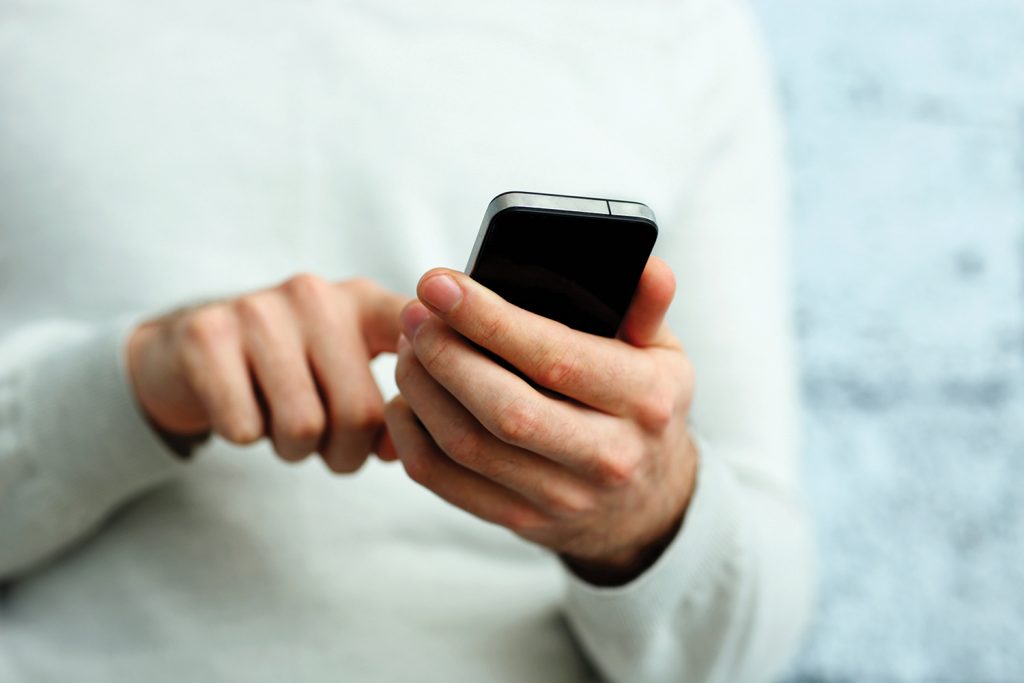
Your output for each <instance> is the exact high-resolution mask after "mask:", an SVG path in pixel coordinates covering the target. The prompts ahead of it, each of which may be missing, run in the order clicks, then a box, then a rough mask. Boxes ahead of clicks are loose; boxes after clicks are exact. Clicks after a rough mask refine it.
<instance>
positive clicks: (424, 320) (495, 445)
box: [381, 258, 697, 584]
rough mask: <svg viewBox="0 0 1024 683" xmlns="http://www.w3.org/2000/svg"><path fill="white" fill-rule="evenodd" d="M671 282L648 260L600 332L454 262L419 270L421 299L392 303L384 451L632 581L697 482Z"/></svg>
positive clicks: (477, 507)
mask: <svg viewBox="0 0 1024 683" xmlns="http://www.w3.org/2000/svg"><path fill="white" fill-rule="evenodd" d="M674 290H675V281H674V278H673V276H672V273H671V270H670V269H669V267H668V266H667V265H666V264H665V263H664V262H663V261H661V260H660V259H657V258H652V259H651V260H650V261H649V262H648V264H647V267H646V269H645V270H644V273H643V276H642V278H641V280H640V284H639V286H638V288H637V292H636V295H635V296H634V299H633V303H632V305H631V306H630V309H629V311H628V312H627V314H626V317H625V319H624V321H623V325H622V328H621V332H620V335H619V336H620V338H618V339H607V338H604V337H598V336H594V335H589V334H585V333H583V332H579V331H576V330H573V329H570V328H569V327H566V326H565V325H562V324H561V323H558V322H555V321H553V320H550V319H548V318H544V317H541V316H539V315H535V314H533V313H530V312H528V311H525V310H523V309H521V308H518V307H516V306H513V305H512V304H510V303H508V302H506V301H505V300H504V299H502V298H501V297H499V296H498V295H497V294H495V293H494V292H492V291H490V290H489V289H487V288H485V287H483V286H482V285H480V284H479V283H477V282H475V281H474V280H472V279H470V278H469V277H468V276H466V275H464V274H462V273H458V272H455V271H450V270H444V269H435V270H432V271H430V272H428V273H426V274H425V275H424V276H423V278H422V279H421V280H420V283H419V287H418V290H417V293H418V296H419V299H420V300H421V301H422V302H423V303H420V302H419V301H414V302H412V303H410V304H409V305H407V306H406V308H405V309H404V310H403V312H402V322H403V327H404V330H405V334H404V335H403V338H402V339H401V340H400V341H399V356H398V365H397V368H396V371H395V377H396V381H397V383H398V387H399V389H400V390H401V394H400V395H399V396H398V397H396V398H395V399H394V400H393V401H391V403H390V404H389V405H388V407H387V409H386V411H385V414H386V420H387V426H388V433H389V436H390V443H389V444H387V446H388V447H389V448H385V449H384V450H385V451H386V452H382V454H381V455H382V456H383V457H388V456H390V457H392V458H394V457H397V458H400V459H401V461H402V463H403V465H404V467H405V469H406V471H407V472H408V474H409V476H410V477H411V478H412V479H413V480H415V481H416V482H418V483H419V484H421V485H423V486H425V487H427V488H428V489H430V490H432V491H433V492H434V493H436V494H437V495H439V496H440V497H441V498H443V499H445V500H446V501H448V502H449V503H451V504H453V505H455V506H457V507H460V508H462V509H464V510H466V511H467V512H470V513H472V514H474V515H476V516H477V517H480V518H482V519H484V520H487V521H489V522H493V523H496V524H499V525H501V526H504V527H506V528H508V529H510V530H512V531H513V532H515V533H516V534H518V535H519V536H521V537H523V538H525V539H527V540H529V541H532V542H535V543H538V544H540V545H542V546H545V547H547V548H550V549H551V550H553V551H555V552H557V553H559V554H560V555H561V556H562V557H563V558H564V559H565V560H566V561H567V563H568V564H569V566H570V567H571V568H573V569H574V570H575V571H576V572H577V573H578V574H579V575H581V576H582V577H583V578H585V579H588V580H591V581H593V582H595V583H604V584H614V583H624V582H626V581H628V580H630V579H631V578H633V577H634V576H636V575H638V574H639V573H640V572H642V571H643V569H645V568H646V567H647V566H649V565H650V564H651V563H652V562H653V560H654V559H656V558H657V556H658V555H659V554H660V552H661V550H662V549H663V548H664V546H665V545H666V544H667V543H668V542H669V541H670V540H671V538H672V537H673V535H674V534H675V532H676V530H677V529H678V526H679V524H680V521H681V519H682V517H683V514H684V512H685V510H686V507H687V505H688V502H689V500H690V496H691V493H692V490H693V486H694V478H695V472H696V463H697V451H696V448H695V446H694V444H693V443H692V441H691V439H690V435H689V430H688V428H687V414H688V411H689V407H690V402H691V398H692V395H693V372H692V368H691V365H690V363H689V360H688V359H687V357H686V355H685V353H684V351H683V348H682V346H681V344H680V343H679V341H678V340H677V339H676V337H675V336H674V335H673V334H672V333H671V332H670V331H669V329H668V327H667V325H665V324H664V316H665V312H666V311H667V309H668V306H669V304H670V303H671V300H672V296H673V294H674ZM424 303H425V304H426V306H428V307H429V309H428V308H427V307H425V306H424V305H423V304H424ZM473 343H475V344H478V345H479V346H480V347H483V348H484V349H487V350H488V351H490V352H492V353H494V354H495V355H497V356H499V357H501V358H503V359H505V360H506V361H507V362H508V363H510V364H511V365H512V366H514V367H515V368H517V369H518V370H519V371H520V372H522V373H523V375H525V376H526V377H528V378H529V379H530V380H531V381H532V382H534V383H535V384H531V383H530V382H528V381H526V380H524V379H523V378H522V377H520V376H518V375H516V374H515V373H513V372H511V371H509V370H507V369H505V368H503V367H502V366H501V365H499V364H498V363H496V362H494V360H492V359H491V358H488V357H487V356H486V355H485V354H484V353H483V352H482V351H481V350H479V349H478V348H477V347H475V346H474V344H473ZM546 390H550V391H546ZM551 392H554V393H551ZM417 418H418V419H417ZM391 449H393V450H391Z"/></svg>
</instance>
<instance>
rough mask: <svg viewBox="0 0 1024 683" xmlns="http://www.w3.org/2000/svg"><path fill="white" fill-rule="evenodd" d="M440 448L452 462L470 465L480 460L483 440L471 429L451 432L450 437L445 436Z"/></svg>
mask: <svg viewBox="0 0 1024 683" xmlns="http://www.w3.org/2000/svg"><path fill="white" fill-rule="evenodd" d="M440 446H441V450H443V451H444V452H445V453H447V454H448V455H449V456H451V457H452V459H453V460H455V461H457V462H459V463H462V464H463V465H472V464H474V463H476V462H478V461H479V460H480V453H481V452H482V451H483V440H482V439H481V438H480V435H479V434H477V433H476V432H474V431H473V430H471V429H464V430H459V431H454V430H453V432H452V434H451V435H450V436H445V438H444V440H443V443H441V444H440Z"/></svg>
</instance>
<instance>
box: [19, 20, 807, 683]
mask: <svg viewBox="0 0 1024 683" xmlns="http://www.w3.org/2000/svg"><path fill="white" fill-rule="evenodd" d="M2 7H3V9H2V12H3V15H2V16H3V22H2V25H3V26H4V27H5V28H4V30H3V33H2V36H0V64H3V65H4V66H3V69H2V73H3V75H4V78H3V81H2V82H3V85H2V86H0V87H2V91H0V92H2V95H0V97H2V102H3V104H2V106H0V146H2V147H0V148H2V149H3V154H0V230H2V233H0V234H2V240H3V242H2V245H0V247H2V249H0V259H2V263H0V267H2V271H0V272H3V281H2V285H0V297H2V302H0V304H2V305H0V315H2V325H3V337H2V341H0V576H2V577H3V579H4V580H5V581H6V583H7V588H6V591H5V594H4V598H3V603H2V607H0V619H2V621H0V629H2V633H3V637H2V638H0V678H2V680H11V681H35V680H62V681H63V680H76V681H109V680H147V681H162V680H168V681H171V680H175V681H178V680H183V679H184V680H211V681H215V680H225V681H227V680H245V681H254V680H255V681H260V680H267V681H271V680H281V679H284V678H290V679H295V680H313V681H319V680H339V679H340V680H438V681H449V680H495V681H500V680H509V681H513V680H515V681H522V680H530V681H545V680H551V681H566V680H588V679H592V678H604V679H609V680H615V681H662V680H686V681H759V680H768V679H770V678H771V677H773V676H774V675H776V674H777V673H778V672H779V671H780V668H781V667H782V666H783V665H784V664H785V662H786V660H787V658H788V656H789V655H790V654H791V653H792V651H793V649H794V648H795V647H796V645H797V643H798V639H799V635H800V632H801V630H802V628H803V623H804V620H805V616H806V613H807V606H808V601H809V593H810V592H809V580H808V564H809V559H808V557H809V550H808V541H807V536H806V530H805V524H804V520H803V516H802V514H803V513H802V510H801V507H800V502H799V496H798V490H797V481H796V467H797V445H796V443H795V438H794V436H795V429H796V427H795V404H796V400H795V392H794V388H793V382H792V375H793V365H792V357H791V352H792V351H791V341H790V338H789V333H788V317H787V316H788V301H787V295H786V282H785V265H786V264H785V248H786V247H785V239H784V237H785V234H784V228H783V226H784V216H783V207H782V201H781V195H782V186H781V168H780V163H779V139H778V131H777V122H776V119H775V112H774V105H773V101H772V93H771V88H770V85H769V79H768V78H767V77H766V74H765V71H764V67H763V65H762V58H761V55H760V52H759V48H758V45H757V41H756V38H755V36H754V33H753V31H752V28H751V25H750V20H749V18H748V16H747V14H746V13H745V11H744V9H743V8H742V7H741V6H739V5H737V4H736V3H735V2H732V0H681V1H680V2H676V3H668V2H650V3H610V2H609V3H571V2H566V3H561V2H556V3H551V2H547V3H540V2H528V3H525V4H524V3H516V4H515V5H514V6H512V5H508V6H505V5H498V6H494V5H492V4H481V3H469V2H458V1H455V0H451V1H447V0H446V1H445V2H440V3H429V4H424V3H420V4H418V5H412V6H399V5H397V4H394V3H391V4H388V3H350V4H345V5H327V4H323V3H315V4H311V5H304V6H294V5H287V6H285V5H282V6H278V5H276V4H273V3H266V4H261V5H256V6H253V5H252V3H244V4H243V3H237V2H233V1H232V0H221V1H218V2H215V3H208V2H202V3H200V2H196V3H184V4H182V3H174V4H167V5H164V4H161V3H149V4H144V5H139V4H138V3H128V2H114V3H107V4H104V5H102V6H101V7H94V6H89V7H79V6H77V5H76V4H72V3H70V2H67V0H58V2H56V3H51V4H48V5H47V6H45V7H38V8H36V7H32V8H27V7H25V6H22V5H19V4H15V3H8V4H4V5H2ZM508 189H525V190H539V191H552V192H562V193H567V194H581V195H592V196H614V197H623V198H628V199H639V200H642V201H646V202H647V203H649V204H651V205H652V206H653V207H654V208H655V210H656V211H657V213H658V215H659V219H660V225H661V235H660V238H659V247H658V250H659V254H660V255H661V257H662V258H663V259H664V261H662V260H658V259H653V260H652V261H651V262H650V263H649V264H648V268H647V270H646V271H645V273H644V276H643V279H642V281H641V285H640V288H639V290H638V293H637V296H636V298H635V300H634V302H633V305H632V307H631V309H630V311H629V313H628V314H627V320H626V323H625V324H624V326H623V330H622V333H621V334H620V338H619V339H616V340H603V339H595V338H591V337H588V336H586V335H582V334H581V333H577V332H574V331H571V330H568V329H566V328H563V327H561V326H558V325H557V324H554V323H552V322H550V321H546V320H544V319H541V318H538V317H536V316H531V315H530V314H527V313H525V312H523V311H520V310H517V309H513V308H511V307H510V306H508V304H506V303H505V302H503V301H501V300H500V299H498V298H497V297H495V296H494V295H493V294H491V293H490V292H488V291H487V290H485V289H483V288H481V287H479V286H478V285H476V284H475V283H473V282H472V281H470V280H468V279H467V278H465V277H464V276H461V275H460V274H459V273H458V272H457V268H458V267H459V266H460V265H461V264H462V262H463V261H464V259H465V257H466V255H467V254H468V251H469V248H470V246H471V242H472V238H473V235H474V234H475V231H476V228H477V225H478V222H479V214H480V212H481V211H482V210H483V207H484V205H485V204H486V202H487V200H489V199H490V198H491V197H492V196H494V195H495V194H497V193H499V192H501V191H504V190H508ZM582 256H583V255H582V254H581V257H582ZM436 266H451V267H454V268H455V270H453V269H452V268H440V269H437V268H435V267H436ZM297 273H316V275H308V274H307V275H303V274H299V275H297ZM424 273H426V275H424V276H423V277H422V278H420V277H419V276H420V275H421V274H424ZM675 289H678V296H677V297H676V300H675V302H674V303H673V304H672V305H671V307H670V303H671V302H672V299H673V292H674V290H675ZM396 292H407V293H409V294H411V293H412V292H415V293H416V299H417V300H416V301H410V300H409V299H408V297H407V296H405V295H400V294H397V293H396ZM166 311H171V312H170V313H166ZM469 342H476V343H478V344H481V345H482V346H484V347H486V348H488V349H490V350H491V351H493V352H495V353H497V354H498V355H501V356H503V357H505V358H506V360H508V361H509V362H511V363H512V364H513V365H516V366H517V367H519V369H520V370H521V371H522V372H523V373H524V374H526V375H527V376H528V377H530V378H531V379H533V380H534V381H535V382H536V383H537V384H538V385H540V387H547V388H548V389H552V390H555V391H557V392H558V393H561V394H564V395H568V396H569V397H571V398H573V399H575V400H574V401H571V402H570V401H565V400H556V399H554V398H551V394H550V393H546V392H543V391H542V390H541V389H539V388H535V387H534V386H531V385H530V384H528V383H527V382H525V381H524V380H522V379H520V378H518V377H517V376H516V375H514V374H512V373H509V372H507V371H505V370H504V369H502V368H501V367H500V366H498V365H496V364H494V363H492V362H490V361H488V360H486V359H485V358H484V356H482V355H480V353H478V352H477V351H475V350H474V347H473V346H472V345H471V344H470V343H469ZM392 354H396V356H393V355H392ZM378 355H381V358H382V362H381V363H378V362H376V361H375V362H374V363H373V364H372V365H371V362H370V361H371V359H373V358H374V357H376V356H378ZM395 357H397V361H395V360H393V359H394V358H395ZM389 359H391V365H389V364H388V360H389ZM392 374H393V375H394V377H395V379H396V380H397V388H398V389H399V390H400V394H399V395H396V396H392V394H394V393H395V392H394V387H393V386H391V384H392V383H391V381H390V378H391V376H392ZM695 386H696V387H699V388H697V389H696V391H695ZM381 387H382V388H381ZM313 453H317V454H318V457H315V458H311V457H308V456H310V455H311V454H313ZM274 454H276V457H275V455H274ZM282 460H284V461H300V460H301V461H303V464H301V465H298V466H296V467H294V468H291V469H289V468H286V467H285V466H284V465H283V464H282V462H281V461H282ZM388 460H400V461H401V466H399V465H397V464H389V463H387V462H386V461H388ZM318 461H320V462H321V463H323V464H326V465H327V467H326V468H325V467H323V466H321V465H320V464H317V462H318ZM467 513H468V514H467ZM481 520H483V521H481ZM485 522H490V524H488V523H485ZM509 531H511V532H512V533H509Z"/></svg>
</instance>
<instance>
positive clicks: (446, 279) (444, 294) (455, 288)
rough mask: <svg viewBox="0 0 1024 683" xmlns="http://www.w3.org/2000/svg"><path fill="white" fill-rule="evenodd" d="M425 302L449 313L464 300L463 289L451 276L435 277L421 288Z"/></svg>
mask: <svg viewBox="0 0 1024 683" xmlns="http://www.w3.org/2000/svg"><path fill="white" fill-rule="evenodd" d="M420 293H421V295H422V296H423V300H424V301H426V302H427V303H428V304H430V305H431V306H433V307H434V308H436V309H437V310H439V311H441V312H442V313H447V312H448V311H450V310H452V309H453V308H455V305H456V304H457V303H459V301H461V300H462V289H461V288H460V287H459V285H458V284H457V283H456V282H455V280H454V278H452V276H451V275H435V276H433V277H432V278H430V279H429V280H427V281H426V282H424V283H423V286H422V287H420Z"/></svg>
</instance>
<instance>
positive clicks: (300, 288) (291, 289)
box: [281, 272, 327, 298]
mask: <svg viewBox="0 0 1024 683" xmlns="http://www.w3.org/2000/svg"><path fill="white" fill-rule="evenodd" d="M326 287H327V283H326V282H325V281H324V280H323V279H322V278H319V276H318V275H314V274H312V273H309V272H300V273H297V274H295V275H292V276H291V278H289V279H288V280H286V281H285V282H284V283H283V284H282V285H281V289H282V290H283V291H284V292H285V293H286V294H288V295H289V296H292V297H295V298H304V297H308V296H317V295H319V293H321V292H323V291H324V289H325V288H326Z"/></svg>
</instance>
